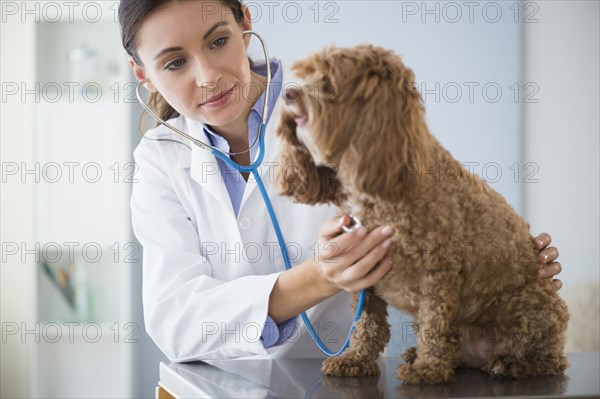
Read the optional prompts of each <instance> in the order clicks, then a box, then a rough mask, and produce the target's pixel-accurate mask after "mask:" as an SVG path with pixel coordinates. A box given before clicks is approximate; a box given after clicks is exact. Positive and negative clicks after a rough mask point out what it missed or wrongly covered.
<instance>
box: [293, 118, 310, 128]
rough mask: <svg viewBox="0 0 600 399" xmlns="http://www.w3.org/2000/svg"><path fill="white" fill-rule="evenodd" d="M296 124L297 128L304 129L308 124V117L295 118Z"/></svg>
mask: <svg viewBox="0 0 600 399" xmlns="http://www.w3.org/2000/svg"><path fill="white" fill-rule="evenodd" d="M294 122H296V126H298V127H304V126H306V124H307V123H308V116H306V115H300V116H294Z"/></svg>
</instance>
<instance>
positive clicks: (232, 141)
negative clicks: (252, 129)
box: [212, 71, 267, 152]
mask: <svg viewBox="0 0 600 399" xmlns="http://www.w3.org/2000/svg"><path fill="white" fill-rule="evenodd" d="M250 74H251V78H250V80H251V82H252V85H256V86H257V87H259V89H260V92H259V93H258V95H256V97H255V99H254V101H246V106H245V107H244V112H243V113H242V115H240V117H239V118H238V119H237V120H236V121H234V122H232V123H230V124H228V125H226V126H217V127H212V128H213V130H214V131H215V132H216V133H218V134H219V135H221V136H222V137H223V138H224V139H225V140H227V143H228V144H229V148H230V149H229V151H230V152H242V151H246V150H247V149H248V147H249V144H248V141H249V140H248V133H249V132H248V117H249V116H250V112H251V111H252V107H253V106H254V104H255V103H256V101H258V99H259V98H260V96H261V95H262V94H263V93H264V91H265V87H266V86H267V78H266V77H264V76H260V75H259V74H257V73H255V72H253V71H251V72H250ZM241 89H242V93H241V97H242V99H243V100H245V99H244V95H243V90H244V88H241ZM265 101H267V99H265Z"/></svg>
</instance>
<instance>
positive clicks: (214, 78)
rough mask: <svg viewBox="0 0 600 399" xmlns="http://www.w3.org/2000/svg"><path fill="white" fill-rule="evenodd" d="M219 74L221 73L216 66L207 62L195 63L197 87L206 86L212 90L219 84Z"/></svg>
mask: <svg viewBox="0 0 600 399" xmlns="http://www.w3.org/2000/svg"><path fill="white" fill-rule="evenodd" d="M221 76H223V75H222V74H221V73H220V72H219V71H218V70H217V68H214V67H212V66H211V65H208V64H207V63H202V62H198V63H197V65H196V85H197V86H198V87H206V88H208V89H211V90H213V89H215V88H216V87H217V85H218V84H219V80H220V79H221Z"/></svg>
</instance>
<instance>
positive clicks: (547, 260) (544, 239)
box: [533, 233, 562, 291]
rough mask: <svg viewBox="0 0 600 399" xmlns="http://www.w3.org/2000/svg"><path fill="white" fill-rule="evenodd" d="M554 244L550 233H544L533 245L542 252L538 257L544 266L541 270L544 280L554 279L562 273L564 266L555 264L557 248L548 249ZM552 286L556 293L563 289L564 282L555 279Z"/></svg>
mask: <svg viewBox="0 0 600 399" xmlns="http://www.w3.org/2000/svg"><path fill="white" fill-rule="evenodd" d="M551 242H552V238H551V237H550V234H548V233H542V234H540V235H539V236H537V237H535V238H534V239H533V243H534V245H535V247H536V248H537V249H539V250H540V253H539V255H538V260H539V262H540V263H541V264H542V265H543V268H542V269H540V276H541V277H542V278H552V277H554V276H556V275H558V274H559V273H560V271H561V270H562V266H561V265H560V263H559V262H555V260H556V258H558V249H557V248H556V247H548V245H550V243H551ZM552 285H553V286H554V289H555V290H556V291H558V290H560V289H561V288H562V282H561V281H560V280H559V279H553V280H552Z"/></svg>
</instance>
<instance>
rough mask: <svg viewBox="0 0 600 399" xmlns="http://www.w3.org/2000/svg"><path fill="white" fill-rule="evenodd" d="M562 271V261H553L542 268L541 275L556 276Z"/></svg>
mask: <svg viewBox="0 0 600 399" xmlns="http://www.w3.org/2000/svg"><path fill="white" fill-rule="evenodd" d="M561 271H562V265H561V264H560V262H552V263H550V264H548V265H545V266H544V267H543V268H542V269H540V277H554V276H556V275H557V274H559V273H560V272H561Z"/></svg>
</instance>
